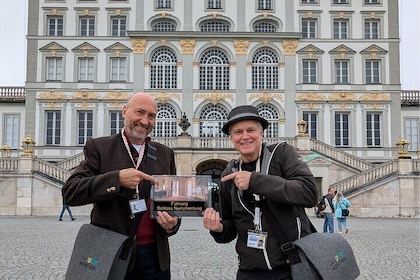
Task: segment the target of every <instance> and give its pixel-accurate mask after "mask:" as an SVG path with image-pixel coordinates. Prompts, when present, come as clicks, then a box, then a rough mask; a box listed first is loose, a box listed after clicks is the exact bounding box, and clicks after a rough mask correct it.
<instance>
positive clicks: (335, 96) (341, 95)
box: [329, 90, 356, 101]
mask: <svg viewBox="0 0 420 280" xmlns="http://www.w3.org/2000/svg"><path fill="white" fill-rule="evenodd" d="M355 98H356V96H355V94H354V93H351V92H346V91H344V90H342V91H340V92H335V93H332V94H330V96H329V100H330V101H343V100H346V101H354V100H355Z"/></svg>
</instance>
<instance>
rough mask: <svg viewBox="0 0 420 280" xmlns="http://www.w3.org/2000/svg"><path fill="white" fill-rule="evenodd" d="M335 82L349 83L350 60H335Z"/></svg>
mask: <svg viewBox="0 0 420 280" xmlns="http://www.w3.org/2000/svg"><path fill="white" fill-rule="evenodd" d="M334 66H335V83H336V84H348V83H349V61H348V60H338V59H337V60H335V62H334Z"/></svg>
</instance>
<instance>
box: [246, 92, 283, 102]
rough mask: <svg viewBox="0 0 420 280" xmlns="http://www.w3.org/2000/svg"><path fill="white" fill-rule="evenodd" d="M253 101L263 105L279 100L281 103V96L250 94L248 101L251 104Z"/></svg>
mask: <svg viewBox="0 0 420 280" xmlns="http://www.w3.org/2000/svg"><path fill="white" fill-rule="evenodd" d="M255 99H258V100H260V101H261V102H262V103H263V104H268V103H270V101H273V100H275V99H276V100H279V101H283V96H282V95H281V94H280V93H268V92H263V93H252V94H250V95H249V97H248V100H249V101H250V102H251V101H253V100H255Z"/></svg>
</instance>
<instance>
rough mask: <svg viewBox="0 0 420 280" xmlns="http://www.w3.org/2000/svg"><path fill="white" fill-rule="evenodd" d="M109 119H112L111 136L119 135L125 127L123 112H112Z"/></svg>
mask: <svg viewBox="0 0 420 280" xmlns="http://www.w3.org/2000/svg"><path fill="white" fill-rule="evenodd" d="M109 117H110V128H109V129H110V131H109V134H110V135H113V134H117V133H119V132H120V131H121V129H122V128H123V127H124V119H123V116H122V113H121V111H119V112H116V111H111V112H109Z"/></svg>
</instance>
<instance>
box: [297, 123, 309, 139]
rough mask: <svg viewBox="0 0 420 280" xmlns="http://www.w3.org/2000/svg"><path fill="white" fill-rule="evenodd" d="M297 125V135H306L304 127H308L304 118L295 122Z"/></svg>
mask: <svg viewBox="0 0 420 280" xmlns="http://www.w3.org/2000/svg"><path fill="white" fill-rule="evenodd" d="M297 127H298V135H299V136H306V135H308V133H306V128H307V127H308V123H307V122H306V121H305V120H304V119H301V120H300V121H299V122H298V123H297Z"/></svg>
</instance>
